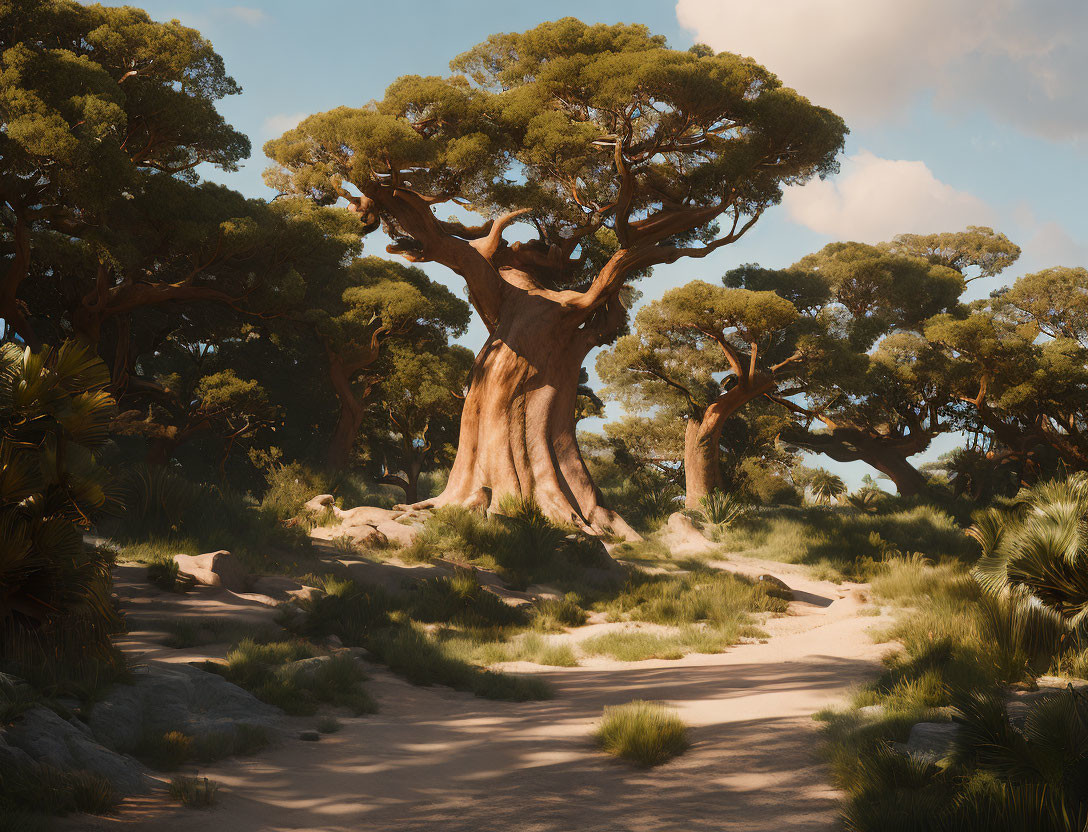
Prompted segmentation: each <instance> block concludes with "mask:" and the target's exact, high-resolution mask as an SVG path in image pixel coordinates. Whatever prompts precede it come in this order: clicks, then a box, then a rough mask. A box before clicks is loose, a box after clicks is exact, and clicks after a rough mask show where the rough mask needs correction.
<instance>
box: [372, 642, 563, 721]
mask: <svg viewBox="0 0 1088 832" xmlns="http://www.w3.org/2000/svg"><path fill="white" fill-rule="evenodd" d="M368 649H369V650H370V651H371V653H373V654H374V655H375V657H376V658H377V659H378V660H379V661H381V662H382V663H384V664H386V665H388V666H389V669H390V670H392V671H393V672H394V673H396V674H398V675H400V676H403V677H404V678H405V679H407V680H408V681H409V682H411V683H413V684H416V685H448V686H449V687H451V688H453V689H454V690H464V691H470V692H472V693H474V694H476V695H477V696H480V697H483V698H484V699H505V700H509V701H513V702H524V701H527V700H533V699H549V698H551V696H552V692H551V688H550V687H549V686H548V685H547V683H546V682H544V681H543V680H541V679H534V678H531V677H523V676H515V675H512V674H508V673H497V672H495V671H491V670H485V669H482V668H479V667H476V666H475V665H473V664H471V663H469V662H468V661H466V660H465V658H464V657H463V655H459V654H458V650H457V647H456V644H454V645H446V644H444V643H443V641H441V640H439V639H434V638H431V637H429V636H428V634H427V633H426V632H425V631H424V630H423V628H422V627H420V626H419V625H412V624H409V625H406V626H403V627H395V628H388V629H386V630H382V631H380V632H378V633H376V634H375V635H374V636H373V637H372V638H371V639H370V640H369V642H368Z"/></svg>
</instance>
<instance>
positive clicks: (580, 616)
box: [532, 592, 589, 633]
mask: <svg viewBox="0 0 1088 832" xmlns="http://www.w3.org/2000/svg"><path fill="white" fill-rule="evenodd" d="M581 603H582V599H581V597H580V596H579V595H578V594H577V593H575V592H568V593H567V594H566V595H564V596H563V597H562V598H544V599H542V600H541V601H539V602H537V604H536V606H535V607H534V608H533V613H532V625H533V628H534V629H537V630H541V631H543V632H545V633H557V632H562V631H563V630H565V629H566V628H567V627H581V626H582V625H583V624H585V623H586V619H587V618H589V615H588V614H587V613H586V611H585V610H584V609H582V606H581Z"/></svg>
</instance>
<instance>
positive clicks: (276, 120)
mask: <svg viewBox="0 0 1088 832" xmlns="http://www.w3.org/2000/svg"><path fill="white" fill-rule="evenodd" d="M308 115H309V113H276V114H275V115H274V116H269V117H268V118H266V119H265V120H264V124H262V125H261V129H262V131H263V132H264V134H265V135H266V136H279V135H281V134H283V133H286V132H287V131H288V130H291V129H293V128H295V127H298V123H299V122H300V121H302V120H303V119H304V118H306V116H308Z"/></svg>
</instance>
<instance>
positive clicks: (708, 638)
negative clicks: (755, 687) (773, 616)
mask: <svg viewBox="0 0 1088 832" xmlns="http://www.w3.org/2000/svg"><path fill="white" fill-rule="evenodd" d="M741 634H743V635H758V631H756V630H754V629H752V630H748V629H746V631H745V632H743V633H741ZM737 635H738V634H737V633H734V632H731V631H724V632H723V631H721V630H718V629H715V628H710V627H697V626H687V627H681V628H680V629H679V630H677V631H676V632H670V633H655V632H649V631H646V630H613V631H612V632H609V633H601V634H600V635H597V636H592V637H590V638H587V639H585V640H584V641H582V642H581V644H580V647H581V649H582V652H584V653H585V654H586V655H589V656H608V657H609V658H611V659H615V660H616V661H620V662H640V661H644V660H645V659H680V658H683V657H684V656H686V655H687V654H688V653H721V652H722V651H723V650H725V648H726V647H728V646H729V645H731V644H734V643H736V636H737Z"/></svg>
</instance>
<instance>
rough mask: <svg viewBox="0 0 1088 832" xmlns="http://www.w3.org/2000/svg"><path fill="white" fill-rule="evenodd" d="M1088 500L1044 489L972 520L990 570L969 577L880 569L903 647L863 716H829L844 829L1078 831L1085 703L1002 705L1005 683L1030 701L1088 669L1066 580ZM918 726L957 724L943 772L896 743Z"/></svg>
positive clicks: (919, 567)
mask: <svg viewBox="0 0 1088 832" xmlns="http://www.w3.org/2000/svg"><path fill="white" fill-rule="evenodd" d="M1083 489H1084V486H1083V484H1082V481H1081V480H1079V478H1074V479H1073V480H1072V481H1069V482H1058V483H1046V484H1043V485H1041V486H1039V487H1037V488H1034V489H1031V490H1028V491H1025V492H1023V493H1022V494H1021V495H1020V496H1019V497H1018V498H1017V500H1015V501H1014V502H1013V504H1012V505H1010V506H1009V507H1008V508H1007V509H1004V510H990V511H987V512H984V513H980V514H979V515H977V517H976V520H977V522H976V525H975V526H974V527H973V528H972V530H971V531H972V535H973V536H974V538H975V539H976V540H977V541H978V542H979V543H980V544H981V548H982V552H983V557H982V558H981V559H980V560H979V561H978V563H977V565H976V566H975V567H974V568H973V569H969V568H968V567H967V566H965V565H963V564H961V563H957V562H953V561H949V562H945V563H942V564H938V565H934V564H933V563H932V562H930V561H928V560H927V559H925V558H922V557H920V556H914V557H909V558H892V559H891V560H889V561H888V562H886V563H885V564H883V565H882V567H881V569H880V572H879V574H878V576H877V578H876V579H875V580H874V582H873V586H872V589H873V595H874V597H875V598H876V599H878V600H879V601H880V602H882V603H885V604H888V605H894V606H897V607H899V613H898V615H897V619H896V622H895V623H894V624H893V625H892V627H891V628H890V629H889V630H888V631H887V632H886V633H885V637H886V638H888V639H894V640H896V641H897V642H899V643H900V644H901V645H902V649H901V650H899V651H897V652H894V653H892V654H890V655H889V657H888V658H887V659H886V661H885V669H884V672H883V673H882V674H881V675H880V676H879V678H877V679H876V680H875V681H874V682H872V683H871V684H869V685H867V686H866V687H865V688H863V689H862V690H861V691H859V693H858V695H857V697H856V699H855V703H854V704H855V708H854V709H852V710H848V711H846V712H843V713H827V714H823V715H822V719H824V721H825V723H826V731H827V734H828V738H829V745H828V749H829V752H828V753H829V755H830V759H831V764H832V770H833V772H834V775H835V778H836V780H837V781H838V783H839V785H840V786H841V787H842V788H843V789H844V790H845V791H846V793H847V795H848V796H847V799H846V801H845V804H844V819H845V822H846V825H847V828H848V829H850V830H855V832H866V831H867V830H884V829H889V828H910V829H919V830H934V831H935V832H943V830H955V831H956V832H959V830H976V829H978V830H983V829H985V830H991V829H993V830H1014V829H1015V830H1020V829H1033V830H1041V832H1042V831H1045V830H1055V832H1060V830H1067V829H1081V828H1082V827H1083V826H1084V824H1085V821H1086V820H1088V790H1085V789H1084V788H1083V786H1082V784H1083V782H1085V780H1084V776H1085V775H1084V773H1088V733H1086V731H1085V726H1086V725H1088V700H1086V699H1085V695H1084V693H1083V692H1076V691H1074V690H1073V689H1072V688H1068V689H1061V688H1056V689H1054V690H1053V691H1052V692H1051V693H1050V694H1048V695H1040V694H1035V695H1033V696H1032V697H1031V698H1030V699H1029V700H1028V704H1027V705H1025V706H1023V707H1021V709H1020V710H1019V711H1017V715H1016V717H1015V718H1012V716H1011V712H1010V710H1009V709H1008V705H1007V702H1008V701H1009V700H1010V697H1011V696H1012V694H1011V693H1010V686H1012V687H1013V689H1024V688H1030V687H1032V686H1034V684H1035V681H1036V679H1037V678H1038V677H1039V676H1040V675H1042V674H1047V673H1049V674H1052V675H1058V676H1066V677H1077V678H1081V679H1083V678H1084V677H1085V674H1084V672H1083V671H1084V670H1085V669H1088V668H1086V667H1085V664H1084V662H1083V656H1084V646H1083V640H1082V639H1083V636H1082V631H1081V629H1080V619H1079V618H1078V611H1079V610H1081V609H1083V608H1084V605H1085V603H1086V602H1088V594H1086V593H1085V591H1084V589H1083V588H1082V587H1081V586H1080V584H1078V582H1077V581H1076V580H1075V579H1074V580H1069V579H1068V576H1069V575H1070V574H1071V573H1068V572H1065V571H1063V570H1065V565H1066V564H1070V563H1073V562H1076V560H1077V559H1078V558H1079V557H1080V553H1082V552H1083V551H1084V550H1085V547H1084V545H1083V538H1082V535H1083V531H1082V528H1083V527H1082V524H1081V521H1080V518H1083V517H1084V516H1085V514H1086V513H1088V511H1086V509H1088V500H1086V498H1085V496H1084V495H1085V491H1084V490H1083ZM1078 503H1079V507H1078ZM1071 507H1072V509H1073V510H1070V508H1071ZM872 706H875V707H872ZM862 709H864V710H862ZM918 722H944V723H949V722H951V723H953V724H955V725H957V726H958V731H956V733H955V736H954V740H953V742H952V744H951V746H950V748H949V749H948V753H947V755H946V757H945V758H944V759H943V760H939V761H937V762H934V761H933V760H932V759H928V758H922V757H918V756H916V755H912V754H910V753H908V752H907V751H906V750H905V748H904V747H903V746H898V747H897V746H895V743H902V742H905V741H906V740H907V739H908V736H909V734H910V731H911V727H912V726H913V725H914V724H916V723H918ZM1082 772H1084V773H1082Z"/></svg>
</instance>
